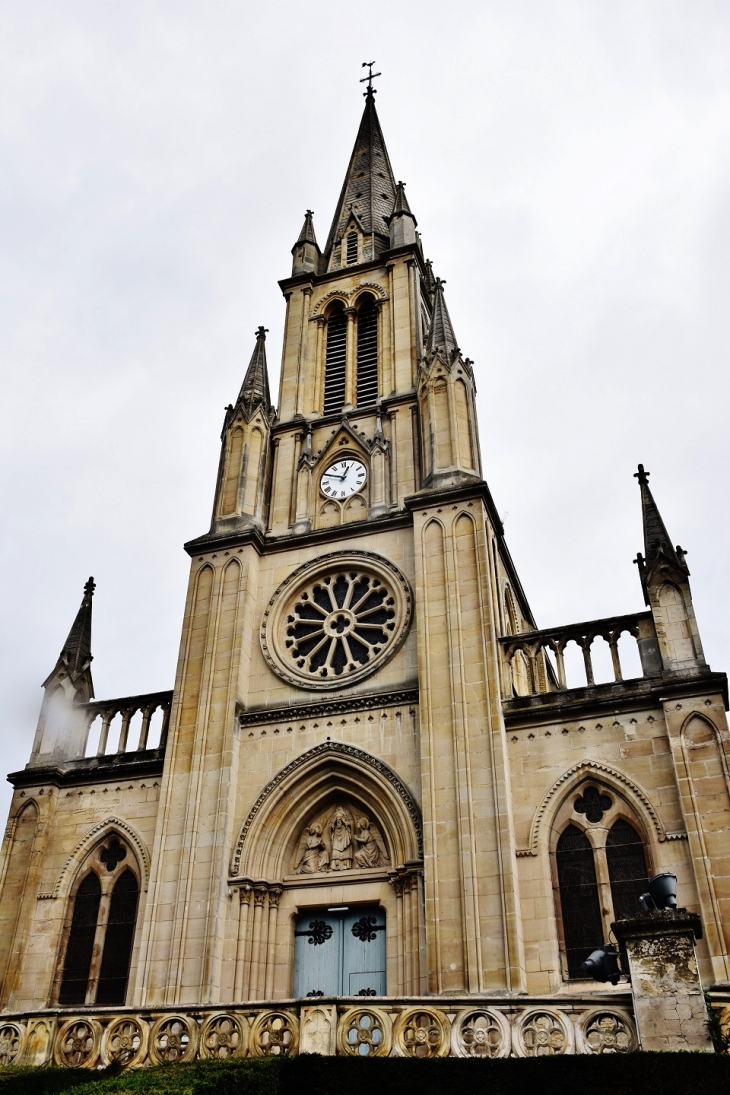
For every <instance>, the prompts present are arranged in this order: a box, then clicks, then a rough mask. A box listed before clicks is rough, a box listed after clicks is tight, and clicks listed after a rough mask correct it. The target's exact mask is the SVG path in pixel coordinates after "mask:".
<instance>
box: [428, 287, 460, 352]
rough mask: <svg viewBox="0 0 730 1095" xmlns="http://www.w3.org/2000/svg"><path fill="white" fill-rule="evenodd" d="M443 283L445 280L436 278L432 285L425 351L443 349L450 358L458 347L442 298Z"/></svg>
mask: <svg viewBox="0 0 730 1095" xmlns="http://www.w3.org/2000/svg"><path fill="white" fill-rule="evenodd" d="M445 284H446V282H445V281H442V280H441V278H436V283H435V286H434V299H433V315H432V317H431V326H430V328H429V332H428V340H427V342H426V352H427V353H433V352H434V351H435V350H443V351H445V352H446V354H447V356H448V357H449V358H451V357H452V356H453V354H454V352H455V351H458V349H459V347H458V345H457V342H456V335H455V334H454V328H453V326H452V324H451V317H450V316H449V310H448V308H447V307H446V301H445V300H444V288H443V287H444V285H445Z"/></svg>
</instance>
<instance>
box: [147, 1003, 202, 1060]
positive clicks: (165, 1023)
mask: <svg viewBox="0 0 730 1095" xmlns="http://www.w3.org/2000/svg"><path fill="white" fill-rule="evenodd" d="M197 1048H198V1024H197V1023H196V1022H195V1020H194V1019H192V1018H190V1017H188V1016H185V1015H165V1016H163V1017H162V1018H160V1019H158V1020H157V1022H156V1023H155V1024H154V1026H153V1027H152V1030H151V1031H150V1048H149V1054H150V1060H151V1061H152V1063H153V1064H156V1065H162V1064H164V1063H165V1062H166V1061H167V1062H168V1063H172V1062H174V1061H191V1060H192V1059H193V1058H194V1057H195V1052H196V1050H197Z"/></svg>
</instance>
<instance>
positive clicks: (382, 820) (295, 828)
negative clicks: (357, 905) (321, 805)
mask: <svg viewBox="0 0 730 1095" xmlns="http://www.w3.org/2000/svg"><path fill="white" fill-rule="evenodd" d="M334 792H337V793H343V794H351V795H353V796H354V797H355V798H356V799H358V800H360V801H362V802H363V803H366V804H367V805H368V806H369V807H370V808H372V809H373V810H374V811H375V812H377V815H378V822H379V824H381V825H382V826H383V827H384V829H385V830H386V831H387V837H388V844H389V847H390V851H391V856H392V860H391V862H392V864H393V866H399V865H401V864H404V863H409V862H413V861H414V860H420V859H421V858H422V855H423V835H422V826H421V812H420V810H419V808H418V805H417V804H416V802H415V800H414V799H413V796H412V795H411V793H410V791H409V790H408V788H407V787H406V786H405V784H404V783H403V782H402V781H401V779H400V778H399V777H398V776H397V775H396V773H395V772H394V771H393V769H392V768H390V767H389V765H387V764H385V763H384V762H383V761H382V760H379V759H378V758H377V757H374V756H372V755H371V754H370V753H366V752H365V751H364V750H363V749H358V748H357V747H356V746H354V745H347V744H345V743H344V742H339V741H326V742H323V743H322V744H320V745H315V746H314V748H312V749H309V750H307V752H306V753H303V754H302V755H301V756H300V757H297V758H296V759H295V760H293V761H291V763H290V764H287V765H286V767H284V768H282V769H281V770H280V771H279V772H278V773H277V774H276V775H275V776H274V778H273V779H272V780H271V781H270V782H269V783H268V784H267V785H266V787H265V788H264V789H263V791H262V792H261V794H260V795H259V797H258V799H257V800H256V802H255V803H254V805H253V807H252V808H251V810H250V812H249V814H248V817H247V818H246V820H245V821H244V823H243V826H242V828H241V833H240V836H239V838H238V841H237V843H236V847H235V850H234V853H233V859H232V863H231V875H233V876H244V877H247V878H256V879H259V878H265V879H276V878H279V877H281V876H282V875H283V874H285V873H287V867H286V863H285V858H286V855H287V853H288V843H289V838H290V835H291V834H293V833H295V832H299V831H301V827H302V826H303V825H304V823H305V820H306V818H307V816H308V814H309V813H310V812H311V810H312V808H313V807H314V806H315V805H316V804H317V803H318V802H319V801H321V800H322V799H324V798H325V797H326V796H327V795H331V794H332V793H334Z"/></svg>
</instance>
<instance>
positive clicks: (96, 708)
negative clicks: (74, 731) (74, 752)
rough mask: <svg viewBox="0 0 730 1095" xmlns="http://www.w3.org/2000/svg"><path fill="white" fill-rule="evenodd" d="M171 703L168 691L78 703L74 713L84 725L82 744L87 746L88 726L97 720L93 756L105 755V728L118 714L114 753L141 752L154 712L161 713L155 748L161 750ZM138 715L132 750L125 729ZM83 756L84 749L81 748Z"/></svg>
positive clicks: (106, 733) (127, 731) (165, 738)
mask: <svg viewBox="0 0 730 1095" xmlns="http://www.w3.org/2000/svg"><path fill="white" fill-rule="evenodd" d="M171 704H172V692H171V691H166V692H148V693H147V694H146V695H143V696H125V697H123V698H121V699H116V700H92V701H91V702H90V703H83V704H80V705H79V707H78V709H77V710H78V711H79V712H80V713H81V718H83V719H84V720H85V722H86V737H85V742H86V743H87V744H88V741H89V734H90V731H91V727H92V725H93V724H94V722H95V721H96V720H97V719H99V718H100V719H101V730H100V733H99V744H98V747H97V749H96V756H99V757H102V756H106V755H107V753H108V752H109V749H108V745H109V728H110V726H111V724H112V722H113V720H114V719H115V718H116V716H117V715H121V720H122V721H121V727H120V730H119V740H118V743H117V747H116V749H114V750H113V751H114V752H115V753H128V752H134V751H137V752H142V751H144V750H146V749H147V748H148V746H147V742H148V737H149V731H150V723H151V721H152V717H153V715H154V714H155V712H156V711H157V710H158V709H161V711H162V728H161V731H160V743H159V746H156V748H158V749H160V750H163V751H164V748H165V742H166V740H167V729H168V725H169V722H170V705H171ZM140 711H141V712H142V722H141V725H140V731H139V738H138V740H137V742H136V744H135V745H134V746H133V748H132V749H130V748H129V745H130V743H129V728H130V724H131V722H132V719H133V718H134V716H135V715H136V714H137V713H138V712H140ZM84 755H86V748H85V749H84Z"/></svg>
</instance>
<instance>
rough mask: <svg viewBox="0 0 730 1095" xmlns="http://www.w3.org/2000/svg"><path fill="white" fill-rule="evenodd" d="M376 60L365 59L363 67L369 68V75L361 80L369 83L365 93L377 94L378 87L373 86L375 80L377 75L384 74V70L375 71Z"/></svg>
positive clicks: (362, 82) (363, 82)
mask: <svg viewBox="0 0 730 1095" xmlns="http://www.w3.org/2000/svg"><path fill="white" fill-rule="evenodd" d="M374 64H375V61H363V63H362V67H363V68H366V69H367V70H368V74H367V76H363V78H362V80H361V81H360V83H361V84H365V83H367V85H368V86H367V91H363V95H375V93H376V92H377V90H378V89H377V88H375V87H373V80H374V79H375V77H376V76H382V75H383V74H382V72H373V65H374Z"/></svg>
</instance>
